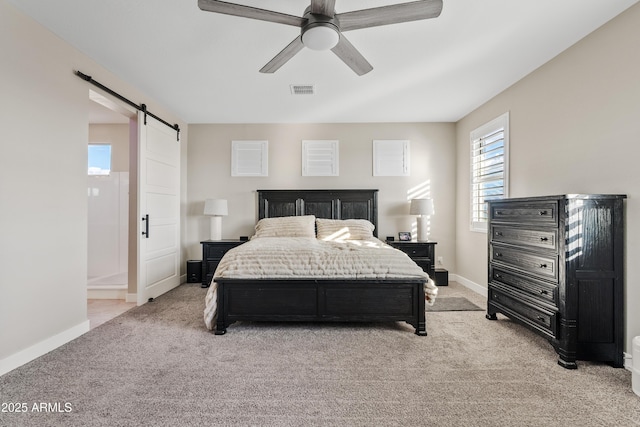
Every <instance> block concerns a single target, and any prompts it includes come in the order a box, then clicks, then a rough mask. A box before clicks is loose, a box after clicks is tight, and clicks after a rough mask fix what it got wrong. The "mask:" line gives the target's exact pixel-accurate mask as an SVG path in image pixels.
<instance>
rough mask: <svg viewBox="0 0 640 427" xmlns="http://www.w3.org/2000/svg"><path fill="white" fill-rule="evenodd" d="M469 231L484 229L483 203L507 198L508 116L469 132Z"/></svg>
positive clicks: (485, 205)
mask: <svg viewBox="0 0 640 427" xmlns="http://www.w3.org/2000/svg"><path fill="white" fill-rule="evenodd" d="M470 139H471V230H472V231H485V232H486V230H487V219H488V212H487V203H486V202H487V201H488V200H493V199H503V198H505V197H507V195H508V193H507V189H508V188H507V184H508V163H509V155H508V149H509V113H505V114H503V115H501V116H500V117H498V118H496V119H494V120H492V121H490V122H489V123H487V124H485V125H483V126H480V127H479V128H478V129H476V130H474V131H473V132H471V138H470Z"/></svg>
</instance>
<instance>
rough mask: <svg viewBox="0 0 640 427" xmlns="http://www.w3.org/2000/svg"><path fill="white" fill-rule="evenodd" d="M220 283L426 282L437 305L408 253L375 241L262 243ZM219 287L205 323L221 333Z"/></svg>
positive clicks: (247, 249) (221, 271) (231, 265)
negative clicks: (287, 280) (228, 280)
mask: <svg viewBox="0 0 640 427" xmlns="http://www.w3.org/2000/svg"><path fill="white" fill-rule="evenodd" d="M213 277H214V278H217V277H224V278H233V279H262V278H270V279H280V278H292V277H295V278H325V279H331V278H339V279H391V278H425V279H428V280H427V282H426V283H425V296H426V303H427V304H429V305H433V302H434V301H435V297H436V295H437V291H438V290H437V288H436V286H435V284H434V282H433V280H431V279H430V278H429V276H428V275H427V274H426V273H425V272H424V271H423V270H422V268H420V267H419V266H418V265H417V264H416V263H415V262H413V261H412V260H411V258H409V256H408V255H406V254H405V253H404V252H401V251H399V250H397V249H394V248H392V247H391V246H389V245H386V244H385V243H384V242H382V241H380V240H378V239H375V238H371V239H368V240H341V241H323V240H318V239H315V238H308V237H260V238H254V239H252V240H250V241H249V242H247V243H245V244H243V245H241V246H238V247H236V248H234V249H231V250H230V251H229V252H227V253H226V254H225V255H224V257H223V258H222V260H221V261H220V264H219V265H218V268H217V269H216V271H215V273H214V276H213ZM216 293H217V285H216V283H215V282H212V283H211V286H210V287H209V290H208V292H207V296H206V299H205V304H206V307H205V310H204V320H205V324H206V325H207V328H209V329H210V330H212V329H213V328H214V327H215V322H214V319H215V316H216V308H217V307H216V306H217V296H216Z"/></svg>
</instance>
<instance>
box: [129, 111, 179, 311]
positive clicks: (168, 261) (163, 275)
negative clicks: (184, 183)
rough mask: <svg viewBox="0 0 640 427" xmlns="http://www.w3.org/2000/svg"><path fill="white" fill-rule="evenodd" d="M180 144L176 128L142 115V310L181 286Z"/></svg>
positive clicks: (140, 142) (140, 299)
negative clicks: (145, 305) (143, 306)
mask: <svg viewBox="0 0 640 427" xmlns="http://www.w3.org/2000/svg"><path fill="white" fill-rule="evenodd" d="M177 139H178V138H177V135H176V131H175V130H174V129H171V128H170V127H168V126H166V125H164V124H162V123H160V122H159V121H157V120H155V119H154V118H152V117H150V116H147V117H145V114H144V112H142V111H141V112H139V113H138V167H139V170H138V243H139V244H138V289H137V303H138V305H142V304H144V303H146V302H147V301H148V300H149V298H156V297H158V296H159V295H162V294H163V293H165V292H167V291H169V290H171V289H173V288H175V287H176V286H178V285H179V284H180V268H179V262H180V142H179V141H178V140H177Z"/></svg>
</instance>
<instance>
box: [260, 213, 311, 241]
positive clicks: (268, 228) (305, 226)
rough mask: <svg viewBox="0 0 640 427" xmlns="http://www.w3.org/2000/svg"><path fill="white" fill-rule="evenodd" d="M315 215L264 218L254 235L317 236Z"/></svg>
mask: <svg viewBox="0 0 640 427" xmlns="http://www.w3.org/2000/svg"><path fill="white" fill-rule="evenodd" d="M315 220H316V217H315V216H314V215H303V216H283V217H278V218H263V219H261V220H260V221H258V223H257V224H256V234H255V235H254V236H253V237H316V230H315Z"/></svg>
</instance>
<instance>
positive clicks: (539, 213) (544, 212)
mask: <svg viewBox="0 0 640 427" xmlns="http://www.w3.org/2000/svg"><path fill="white" fill-rule="evenodd" d="M547 214H548V212H547V211H539V212H538V215H547Z"/></svg>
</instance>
